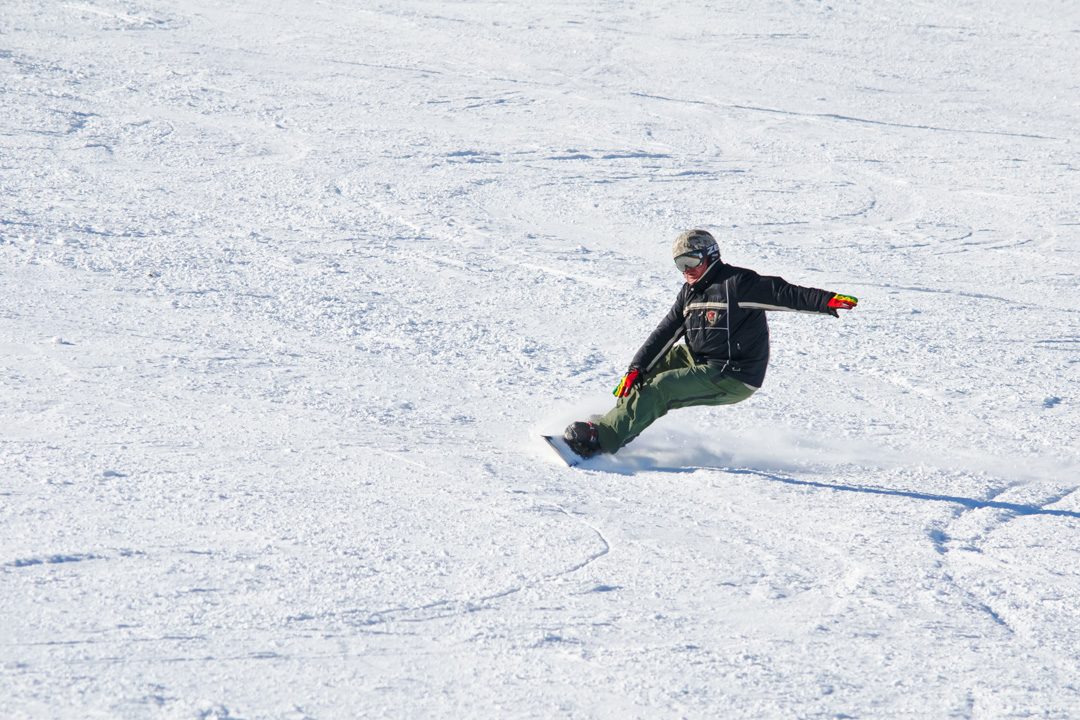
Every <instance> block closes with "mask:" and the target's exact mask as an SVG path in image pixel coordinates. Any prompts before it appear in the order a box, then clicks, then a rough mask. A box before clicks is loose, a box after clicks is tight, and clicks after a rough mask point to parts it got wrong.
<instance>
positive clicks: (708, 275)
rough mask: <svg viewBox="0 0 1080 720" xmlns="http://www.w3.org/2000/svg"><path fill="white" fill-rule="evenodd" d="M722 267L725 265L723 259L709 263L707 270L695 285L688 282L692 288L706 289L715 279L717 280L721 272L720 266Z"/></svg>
mask: <svg viewBox="0 0 1080 720" xmlns="http://www.w3.org/2000/svg"><path fill="white" fill-rule="evenodd" d="M722 267H724V262H723V261H722V260H717V261H715V262H714V263H713V264H712V265H709V267H708V269H707V270H706V271H705V274H704V275H702V276H701V279H700V280H698V281H697V282H696V283H694V284H693V285H690V284H689V283H687V285H690V289H691V290H704V289H705V288H707V287H709V285H711V284H712V282H713V281H714V280H716V275H717V273H719V272H720V268H722Z"/></svg>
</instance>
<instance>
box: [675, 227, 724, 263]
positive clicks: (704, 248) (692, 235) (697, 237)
mask: <svg viewBox="0 0 1080 720" xmlns="http://www.w3.org/2000/svg"><path fill="white" fill-rule="evenodd" d="M692 252H704V253H705V259H706V260H708V261H709V262H714V261H716V260H719V259H720V246H719V245H717V243H716V238H714V237H713V236H712V233H710V232H709V231H708V230H687V231H686V232H684V233H680V234H679V237H677V238H675V244H674V245H672V246H671V256H672V257H673V258H677V257H679V256H680V255H686V254H687V253H692Z"/></svg>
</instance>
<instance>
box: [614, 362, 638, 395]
mask: <svg viewBox="0 0 1080 720" xmlns="http://www.w3.org/2000/svg"><path fill="white" fill-rule="evenodd" d="M640 383H641V371H640V370H638V369H637V368H636V367H632V368H630V369H629V370H627V371H626V374H625V375H623V379H622V382H620V383H619V387H617V388H615V392H614V393H612V394H613V395H615V397H621V398H624V397H626V396H627V395H629V394H630V390H632V389H633V387H634V386H635V385H638V384H640Z"/></svg>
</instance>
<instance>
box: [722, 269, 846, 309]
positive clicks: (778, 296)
mask: <svg viewBox="0 0 1080 720" xmlns="http://www.w3.org/2000/svg"><path fill="white" fill-rule="evenodd" d="M858 302H859V301H858V300H856V299H855V298H853V297H851V296H850V295H838V294H837V293H834V292H830V291H828V290H820V289H818V288H809V287H802V286H801V285H792V284H791V283H789V282H788V281H786V280H784V279H783V278H780V277H762V276H760V275H757V276H754V277H752V278H750V279H749V280H748V281H746V282H744V283H743V287H741V288H740V289H739V307H740V308H742V309H744V310H793V311H796V312H811V313H824V314H828V315H832V316H834V317H836V316H838V315H839V313H837V310H838V309H842V310H848V309H851V308H853V307H855V305H856V304H858Z"/></svg>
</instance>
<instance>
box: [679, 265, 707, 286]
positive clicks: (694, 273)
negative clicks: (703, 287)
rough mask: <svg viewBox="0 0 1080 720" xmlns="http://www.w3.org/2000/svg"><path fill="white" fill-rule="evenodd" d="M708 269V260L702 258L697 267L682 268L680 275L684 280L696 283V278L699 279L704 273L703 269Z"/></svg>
mask: <svg viewBox="0 0 1080 720" xmlns="http://www.w3.org/2000/svg"><path fill="white" fill-rule="evenodd" d="M708 269H709V261H708V260H702V261H701V264H700V265H698V266H697V267H692V268H687V269H685V270H683V274H682V276H683V278H684V279H685V280H686V282H688V283H690V284H691V285H693V284H694V283H696V282H697V281H698V280H700V279H701V276H702V275H704V274H705V271H706V270H708Z"/></svg>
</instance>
